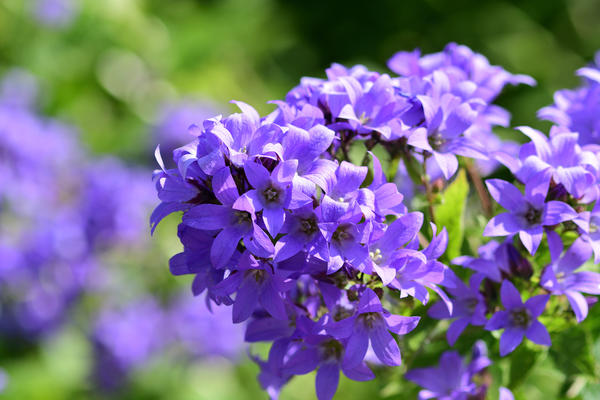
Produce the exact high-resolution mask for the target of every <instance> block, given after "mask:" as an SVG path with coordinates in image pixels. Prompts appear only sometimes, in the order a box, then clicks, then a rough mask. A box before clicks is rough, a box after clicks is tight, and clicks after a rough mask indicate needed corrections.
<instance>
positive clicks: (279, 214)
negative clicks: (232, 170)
mask: <svg viewBox="0 0 600 400" xmlns="http://www.w3.org/2000/svg"><path fill="white" fill-rule="evenodd" d="M297 167H298V162H297V161H296V160H288V161H285V162H282V163H280V164H278V165H277V166H276V167H275V169H274V170H273V172H271V173H269V171H268V170H267V169H266V168H265V167H264V166H263V165H262V164H260V163H257V162H254V161H248V162H246V163H245V164H244V171H245V173H246V178H247V179H248V181H249V182H250V184H251V185H252V187H254V189H252V190H249V191H247V192H246V193H244V194H243V195H242V196H241V197H239V198H238V199H236V201H235V203H234V204H233V208H234V209H237V210H240V211H242V212H243V211H247V212H250V213H253V214H255V213H257V212H259V211H262V219H263V221H264V223H265V225H266V227H267V231H268V232H269V233H270V234H271V236H273V237H274V236H277V234H278V233H279V231H280V230H281V227H282V226H283V223H284V221H285V216H286V213H285V209H289V210H294V209H297V208H300V207H302V206H305V205H307V204H308V203H310V202H311V199H310V197H308V196H307V195H306V194H304V193H302V191H300V190H298V189H297V188H295V187H294V185H293V184H292V181H293V179H294V175H295V174H296V169H297Z"/></svg>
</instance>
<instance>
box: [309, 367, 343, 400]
mask: <svg viewBox="0 0 600 400" xmlns="http://www.w3.org/2000/svg"><path fill="white" fill-rule="evenodd" d="M339 380H340V369H339V366H338V365H337V364H335V363H326V364H323V365H321V367H320V368H319V370H318V371H317V378H316V380H315V385H316V387H317V398H318V399H319V400H331V399H333V396H334V395H335V392H336V391H337V387H338V383H339Z"/></svg>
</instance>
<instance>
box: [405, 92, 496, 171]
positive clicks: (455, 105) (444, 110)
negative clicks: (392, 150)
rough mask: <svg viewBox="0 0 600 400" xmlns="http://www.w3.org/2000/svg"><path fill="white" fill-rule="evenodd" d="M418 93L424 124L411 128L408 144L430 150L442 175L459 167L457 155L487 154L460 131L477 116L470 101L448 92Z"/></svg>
mask: <svg viewBox="0 0 600 400" xmlns="http://www.w3.org/2000/svg"><path fill="white" fill-rule="evenodd" d="M417 97H418V99H419V101H420V103H421V105H422V107H423V114H424V119H425V127H424V128H417V129H416V130H414V131H413V132H412V133H411V135H410V136H409V137H408V144H410V145H411V146H414V147H416V148H418V149H421V150H426V151H428V152H429V153H431V154H432V155H433V162H434V163H435V164H436V165H437V167H438V168H439V169H440V171H441V172H442V174H443V176H444V178H446V179H450V178H451V177H452V176H453V175H454V173H455V172H456V170H457V169H458V159H457V158H456V155H461V156H465V157H472V158H479V159H486V158H487V155H486V154H485V150H484V149H483V148H479V146H478V145H477V144H475V143H474V142H473V141H471V140H469V139H468V138H466V137H464V136H463V135H462V134H463V133H464V132H465V131H466V130H467V129H468V128H469V126H471V124H472V123H473V121H474V120H475V117H476V116H477V113H476V111H474V110H473V109H472V107H471V106H470V105H469V104H467V103H462V102H461V100H460V99H459V98H458V97H456V96H453V95H451V94H444V95H442V96H441V97H439V98H438V97H432V96H417Z"/></svg>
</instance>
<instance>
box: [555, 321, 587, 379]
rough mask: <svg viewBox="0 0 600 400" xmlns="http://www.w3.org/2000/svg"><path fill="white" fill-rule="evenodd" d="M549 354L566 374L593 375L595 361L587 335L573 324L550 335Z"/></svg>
mask: <svg viewBox="0 0 600 400" xmlns="http://www.w3.org/2000/svg"><path fill="white" fill-rule="evenodd" d="M550 356H551V357H552V360H553V361H554V364H555V365H556V367H557V368H558V369H559V370H561V371H562V372H563V373H564V374H565V375H566V376H568V377H570V376H574V375H588V376H594V375H595V372H596V371H595V363H594V356H593V353H592V346H591V344H590V339H589V336H588V335H587V334H586V332H585V331H584V330H583V329H582V328H581V326H574V327H572V328H569V329H567V330H565V331H563V332H560V333H556V334H554V335H553V336H552V347H550Z"/></svg>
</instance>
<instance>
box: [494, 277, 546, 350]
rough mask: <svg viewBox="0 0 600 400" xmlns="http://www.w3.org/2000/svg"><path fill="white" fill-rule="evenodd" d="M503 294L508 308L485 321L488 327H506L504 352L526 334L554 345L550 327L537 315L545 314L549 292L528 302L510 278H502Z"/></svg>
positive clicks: (503, 336) (533, 339)
mask: <svg viewBox="0 0 600 400" xmlns="http://www.w3.org/2000/svg"><path fill="white" fill-rule="evenodd" d="M500 298H501V300H502V305H503V306H504V308H505V310H503V311H497V312H496V313H495V314H494V315H493V316H492V318H491V319H490V320H489V321H488V323H487V324H486V325H485V329H486V330H488V331H495V330H498V329H504V332H503V333H502V336H501V337H500V356H502V357H504V356H505V355H507V354H509V353H511V352H512V351H513V350H514V349H516V348H517V346H518V345H519V344H520V343H521V342H522V341H523V337H524V336H527V339H529V340H531V341H532V342H534V343H537V344H541V345H544V346H550V343H551V341H550V335H549V334H548V331H547V330H546V327H545V326H544V325H542V323H541V322H539V321H538V320H537V318H538V317H539V316H540V315H541V314H542V312H543V311H544V308H545V307H546V303H547V302H548V299H549V298H550V296H549V295H539V296H534V297H531V298H530V299H528V300H527V301H526V302H525V303H523V301H522V300H521V295H520V294H519V291H518V290H517V288H515V286H514V285H513V284H512V283H510V281H508V280H505V281H504V282H502V287H501V288H500Z"/></svg>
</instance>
